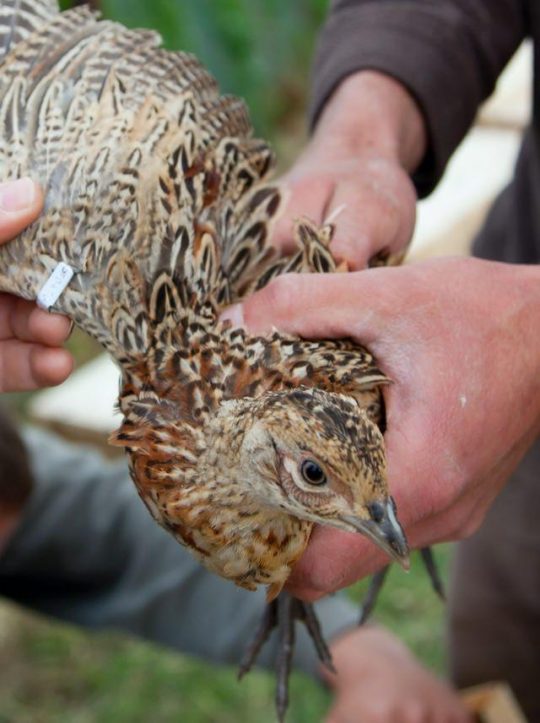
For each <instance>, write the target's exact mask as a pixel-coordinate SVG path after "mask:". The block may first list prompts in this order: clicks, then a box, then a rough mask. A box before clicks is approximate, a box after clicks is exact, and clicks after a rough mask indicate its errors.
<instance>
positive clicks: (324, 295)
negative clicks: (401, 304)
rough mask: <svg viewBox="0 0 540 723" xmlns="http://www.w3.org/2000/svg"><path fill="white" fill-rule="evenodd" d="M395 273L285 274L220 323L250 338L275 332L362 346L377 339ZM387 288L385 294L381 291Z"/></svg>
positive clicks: (391, 300) (391, 296) (389, 305)
mask: <svg viewBox="0 0 540 723" xmlns="http://www.w3.org/2000/svg"><path fill="white" fill-rule="evenodd" d="M398 271H399V270H397V269H369V270H367V271H362V272H358V273H351V274H328V275H326V274H317V275H315V274H286V275H284V276H280V277H278V278H277V279H274V280H273V281H272V282H271V283H270V284H268V286H265V287H264V289H261V290H260V291H258V292H256V293H255V294H253V295H252V296H251V297H250V298H249V299H246V301H245V302H243V304H242V305H241V306H240V305H236V306H233V307H230V308H229V309H227V311H226V312H224V314H223V318H226V319H230V320H231V322H232V323H233V324H237V325H241V326H246V327H247V328H248V329H249V330H250V331H251V332H253V333H267V332H269V331H271V330H272V329H274V328H277V329H279V330H280V331H285V332H289V333H292V334H298V335H300V336H303V337H306V338H336V337H337V338H339V337H353V338H356V339H357V340H359V341H362V342H363V343H365V344H368V343H369V342H370V341H372V340H373V339H375V338H376V336H377V334H378V333H380V329H381V320H382V318H383V315H386V314H387V313H388V312H389V311H392V309H393V308H395V307H394V297H395V292H394V291H393V290H392V285H390V284H387V279H388V280H391V279H389V277H388V276H386V278H385V276H381V274H386V275H388V274H396V273H398ZM385 285H386V286H388V289H387V290H386V293H385V294H381V289H384V288H385Z"/></svg>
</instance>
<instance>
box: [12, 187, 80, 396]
mask: <svg viewBox="0 0 540 723" xmlns="http://www.w3.org/2000/svg"><path fill="white" fill-rule="evenodd" d="M42 206H43V197H42V194H41V191H40V189H39V188H38V186H37V185H36V184H35V183H33V182H32V181H31V180H30V179H27V178H23V179H20V180H18V181H11V182H7V183H1V184H0V243H5V242H7V241H9V240H10V239H12V238H13V237H14V236H16V235H17V234H18V233H20V232H21V231H22V230H23V229H24V228H25V226H27V225H28V224H29V223H31V222H32V221H34V220H35V219H36V217H37V216H38V215H39V213H40V211H41V209H42ZM69 332H70V322H69V320H68V319H66V318H65V317H63V316H60V315H58V314H49V313H48V312H46V311H43V310H42V309H39V308H38V307H37V306H36V305H35V304H34V303H32V302H30V301H25V300H23V299H17V298H15V297H14V296H10V295H9V294H0V392H14V391H22V390H25V391H26V390H32V389H37V388H39V387H44V386H50V385H54V384H60V382H63V381H64V379H66V378H67V377H68V375H69V374H70V372H71V370H72V367H73V361H72V358H71V355H70V354H69V353H68V352H67V351H66V350H65V349H61V348H58V347H59V346H60V345H61V344H62V343H63V342H64V341H65V340H66V339H67V337H68V336H69Z"/></svg>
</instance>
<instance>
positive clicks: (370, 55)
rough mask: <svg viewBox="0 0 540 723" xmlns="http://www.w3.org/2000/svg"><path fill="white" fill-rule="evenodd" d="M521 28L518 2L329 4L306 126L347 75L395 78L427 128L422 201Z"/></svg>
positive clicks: (419, 178)
mask: <svg viewBox="0 0 540 723" xmlns="http://www.w3.org/2000/svg"><path fill="white" fill-rule="evenodd" d="M526 26H527V19H526V12H525V8H524V2H523V0H474V1H471V0H333V1H332V3H331V9H330V13H329V16H328V19H327V21H326V24H325V25H324V28H323V30H322V33H321V36H320V39H319V44H318V48H317V54H316V58H315V66H314V89H313V98H312V103H311V109H310V122H311V125H312V126H313V125H314V124H315V123H316V120H317V117H318V115H319V113H320V112H321V110H322V108H323V106H324V104H325V102H326V101H327V99H328V98H329V96H330V95H331V93H332V91H333V90H334V89H335V87H336V86H337V85H338V83H339V82H340V81H341V80H343V78H345V77H346V76H347V75H350V74H351V73H354V72H355V71H358V70H361V69H368V68H369V69H372V70H379V71H382V72H384V73H387V74H388V75H391V76H392V77H394V78H396V79H397V80H399V81H400V82H402V83H403V84H404V85H405V86H406V87H407V88H408V90H409V91H410V92H411V93H412V95H413V96H414V97H415V98H416V100H417V101H418V104H419V106H420V108H421V109H422V111H423V113H424V116H425V119H426V122H427V126H428V132H429V137H430V148H429V151H428V153H427V154H426V157H425V159H424V161H423V162H422V164H421V167H420V168H419V169H418V171H417V173H416V174H415V179H414V180H415V182H416V185H417V189H418V192H419V193H420V195H426V194H427V193H429V192H430V191H431V190H432V188H433V186H434V185H435V183H436V182H437V180H438V179H439V178H440V176H441V175H442V173H443V171H444V167H445V165H446V163H447V161H448V158H449V156H450V154H451V153H452V152H453V150H454V149H455V148H456V146H457V145H458V143H459V142H460V141H461V139H462V138H463V136H464V135H465V133H466V132H467V130H468V129H469V127H470V125H471V123H472V122H473V120H474V116H475V113H476V111H477V108H478V106H479V104H480V103H481V102H482V101H483V100H484V99H485V98H486V97H487V96H488V95H489V94H490V93H491V92H492V90H493V87H494V85H495V81H496V79H497V77H498V75H499V74H500V72H501V70H502V69H503V67H504V66H505V64H506V63H507V61H508V60H509V59H510V57H511V56H512V54H513V53H514V51H515V50H516V48H517V47H518V46H519V43H520V42H521V40H522V39H523V37H524V35H525V32H526Z"/></svg>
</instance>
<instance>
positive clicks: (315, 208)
mask: <svg viewBox="0 0 540 723" xmlns="http://www.w3.org/2000/svg"><path fill="white" fill-rule="evenodd" d="M279 185H280V189H281V192H282V197H283V201H282V208H281V210H280V213H279V215H278V217H277V219H276V221H275V222H274V223H273V224H272V227H271V230H270V239H269V240H270V243H271V244H273V245H274V246H276V247H277V248H278V249H280V250H281V251H283V252H285V253H290V252H291V251H293V250H294V248H295V240H294V225H295V222H296V221H297V220H298V219H299V218H301V217H303V216H307V217H308V218H309V219H310V220H311V221H313V222H314V223H316V224H321V225H322V223H323V220H324V215H325V209H326V208H327V205H328V199H329V197H331V195H332V189H331V186H330V185H329V184H327V183H325V182H324V181H319V180H317V181H310V180H309V179H307V180H305V179H303V180H302V182H296V181H294V179H289V178H284V179H282V181H281V182H280V184H279Z"/></svg>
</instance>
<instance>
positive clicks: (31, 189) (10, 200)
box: [0, 178, 43, 243]
mask: <svg viewBox="0 0 540 723" xmlns="http://www.w3.org/2000/svg"><path fill="white" fill-rule="evenodd" d="M42 207H43V195H42V193H41V189H40V188H39V186H38V185H37V184H36V183H35V182H34V181H32V179H31V178H20V179H18V180H17V181H7V182H5V183H0V243H5V242H6V241H9V240H10V239H12V238H13V237H15V236H16V235H17V234H18V233H20V232H21V231H22V230H23V229H24V228H25V227H26V226H28V224H29V223H31V222H32V221H33V220H34V219H35V218H36V216H37V215H38V214H39V212H40V211H41V209H42Z"/></svg>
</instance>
